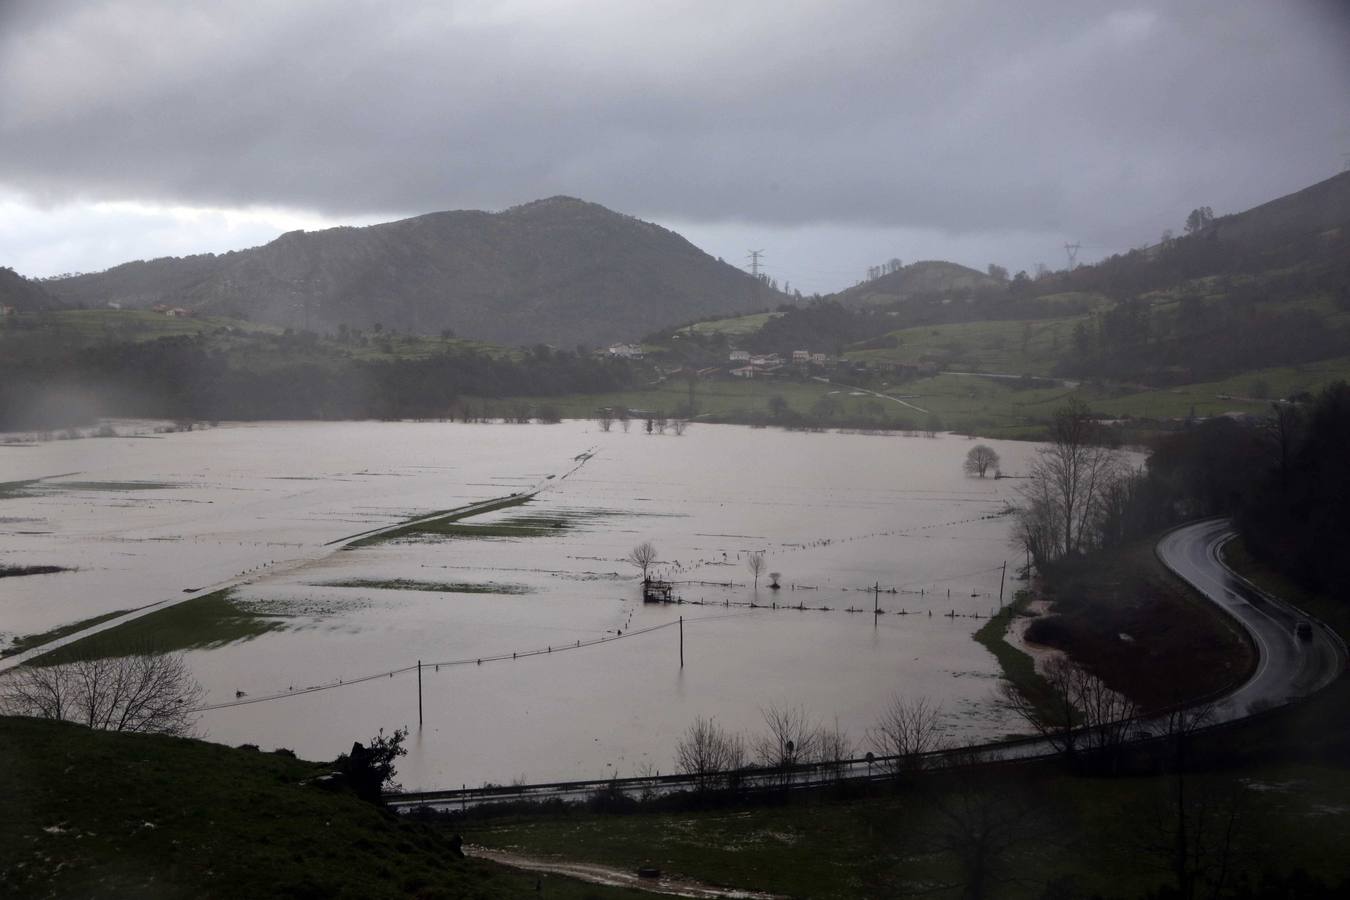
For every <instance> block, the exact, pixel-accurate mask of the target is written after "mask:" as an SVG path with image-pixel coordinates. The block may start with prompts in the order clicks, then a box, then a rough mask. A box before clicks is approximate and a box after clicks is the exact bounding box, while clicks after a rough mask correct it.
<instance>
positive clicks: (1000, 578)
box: [998, 559, 1008, 609]
mask: <svg viewBox="0 0 1350 900" xmlns="http://www.w3.org/2000/svg"><path fill="white" fill-rule="evenodd" d="M1007 577H1008V561H1007V560H1006V559H1005V560H1004V561H1003V574H1001V575H999V576H998V608H999V609H1002V608H1003V581H1004V579H1006V578H1007Z"/></svg>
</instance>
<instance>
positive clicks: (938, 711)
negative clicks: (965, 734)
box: [867, 694, 944, 775]
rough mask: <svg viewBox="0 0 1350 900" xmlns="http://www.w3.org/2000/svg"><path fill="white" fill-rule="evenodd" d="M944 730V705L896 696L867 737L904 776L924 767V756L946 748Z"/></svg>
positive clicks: (897, 772) (893, 767)
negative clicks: (943, 747) (942, 706)
mask: <svg viewBox="0 0 1350 900" xmlns="http://www.w3.org/2000/svg"><path fill="white" fill-rule="evenodd" d="M943 730H944V729H943V724H942V708H941V707H940V706H938V705H936V704H934V703H932V702H931V701H929V700H928V699H926V698H923V697H920V698H919V699H917V700H912V699H909V698H906V697H902V696H900V695H899V694H895V695H893V696H892V697H891V699H890V702H889V703H887V704H886V708H885V709H884V710H883V711H882V713H881V718H880V719H879V720H878V721H877V723H876V724H875V725H873V726H872V728H870V729H869V730H868V732H867V737H868V740H869V742H870V743H871V745H872V748H873V749H874V750H875V751H876V753H877V755H878V756H882V757H889V762H888V764H889V765H890V767H891V769H892V771H894V772H895V774H897V775H903V774H905V773H909V772H915V771H918V770H919V769H921V768H922V767H923V754H925V753H929V752H931V751H933V750H940V749H942V746H943V743H944V741H943V736H942V735H943Z"/></svg>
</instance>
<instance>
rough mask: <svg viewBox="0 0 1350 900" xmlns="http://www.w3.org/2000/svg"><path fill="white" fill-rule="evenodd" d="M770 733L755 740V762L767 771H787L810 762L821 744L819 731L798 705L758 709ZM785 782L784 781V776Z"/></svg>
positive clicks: (785, 776) (785, 777) (814, 757)
mask: <svg viewBox="0 0 1350 900" xmlns="http://www.w3.org/2000/svg"><path fill="white" fill-rule="evenodd" d="M760 714H761V715H762V716H764V724H765V725H766V726H768V729H769V733H768V734H766V735H763V736H761V737H760V738H759V739H758V740H757V741H755V746H754V754H755V761H756V762H758V763H759V764H760V765H761V766H764V767H766V768H770V769H786V768H788V767H789V766H793V765H796V764H797V763H799V762H812V761H814V760H815V759H816V757H817V752H818V749H819V745H820V729H818V728H817V727H816V726H815V725H814V724H813V723H812V722H811V720H810V718H809V717H808V716H807V715H806V710H804V709H803V708H802V707H800V706H770V707H767V708H765V709H761V710H760ZM784 780H785V781H786V780H787V775H786V773H785V775H784Z"/></svg>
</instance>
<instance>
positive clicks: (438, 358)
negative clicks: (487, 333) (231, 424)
mask: <svg viewBox="0 0 1350 900" xmlns="http://www.w3.org/2000/svg"><path fill="white" fill-rule="evenodd" d="M634 378H635V370H634V368H633V365H632V364H631V363H629V362H627V361H625V360H620V359H610V358H600V357H596V356H592V355H590V354H586V353H580V352H573V351H568V350H553V349H551V348H548V347H544V346H542V345H541V346H538V347H535V348H533V349H531V350H528V351H526V352H524V353H522V354H520V355H519V356H518V357H515V358H509V357H504V356H492V355H488V354H486V353H482V352H478V351H474V350H454V349H447V350H445V351H444V352H441V353H438V354H436V355H433V356H430V357H426V358H422V359H399V358H392V359H358V358H350V357H345V356H336V355H316V354H313V353H306V352H304V348H302V347H296V348H292V352H285V353H267V354H263V355H260V354H254V356H252V357H250V356H249V354H248V353H247V352H240V351H235V352H232V353H227V352H225V351H223V350H221V349H218V348H214V347H212V346H211V345H210V344H209V343H208V341H207V340H206V339H204V338H202V337H200V336H176V337H163V338H159V339H157V340H152V341H144V342H138V343H137V342H115V343H107V344H99V345H95V346H91V347H83V348H69V349H65V350H60V351H54V352H52V353H50V354H48V355H47V356H45V357H43V358H39V359H33V358H29V359H26V360H7V361H4V362H0V430H22V429H33V428H51V427H63V426H66V425H71V424H79V422H80V420H81V419H88V418H92V417H95V416H137V417H147V418H169V419H202V420H219V419H288V418H301V419H347V418H421V417H446V416H451V415H455V414H456V411H457V410H459V409H460V408H461V407H463V406H464V403H465V398H467V397H474V398H491V397H501V396H509V395H533V396H541V397H547V396H558V395H562V394H568V393H590V392H594V393H599V392H605V391H614V390H621V389H624V388H627V387H630V386H631V385H632V384H633V382H634ZM478 408H481V403H479V404H478V407H477V408H476V409H475V413H477V411H478Z"/></svg>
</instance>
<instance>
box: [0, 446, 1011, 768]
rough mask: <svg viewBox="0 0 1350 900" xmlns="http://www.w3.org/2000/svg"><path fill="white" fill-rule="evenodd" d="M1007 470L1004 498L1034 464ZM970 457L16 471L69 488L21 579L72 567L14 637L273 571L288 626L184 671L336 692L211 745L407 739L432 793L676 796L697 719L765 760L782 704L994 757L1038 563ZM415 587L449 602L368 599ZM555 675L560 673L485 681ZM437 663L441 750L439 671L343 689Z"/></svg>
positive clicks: (138, 454) (396, 460)
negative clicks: (995, 624) (650, 789)
mask: <svg viewBox="0 0 1350 900" xmlns="http://www.w3.org/2000/svg"><path fill="white" fill-rule="evenodd" d="M988 443H990V444H991V445H992V446H994V447H995V449H996V450H997V451H998V453H999V454H1000V456H1001V457H1002V468H1003V471H1004V472H1007V473H1009V474H1017V473H1019V472H1022V471H1025V469H1026V466H1027V461H1028V459H1029V458H1030V456H1031V455H1032V454H1033V453H1034V449H1035V448H1034V445H1030V444H1020V443H1012V442H988ZM970 446H971V444H970V442H969V441H967V440H965V439H963V438H958V437H954V436H943V437H939V438H935V439H927V438H923V437H901V436H872V435H853V434H806V433H789V432H781V431H775V430H767V429H750V428H743V427H738V426H695V427H692V428H690V430H689V431H688V432H687V433H686V434H684V435H683V436H678V437H677V436H674V435H670V434H667V435H664V436H661V435H650V436H649V435H646V434H643V433H640V431H639V429H637V428H635V429H634V430H633V431H632V432H631V433H624V432H622V431H621V430H620V429H619V428H618V427H616V428H615V429H614V430H613V431H612V432H610V433H601V432H600V431H599V430H598V429H596V428H595V427H594V426H592V425H590V424H589V423H585V422H569V423H564V424H562V425H555V426H506V425H460V424H437V423H304V424H294V423H281V424H268V425H247V426H225V427H221V428H217V429H213V430H208V431H202V432H191V433H186V434H172V435H163V436H154V437H143V438H126V439H117V440H84V441H70V442H60V443H56V444H46V445H42V446H41V447H40V448H37V447H28V448H17V447H14V448H5V449H0V454H2V455H0V462H3V465H4V467H5V469H4V470H5V472H6V476H5V478H4V479H3V480H6V481H12V480H19V479H27V478H37V477H43V476H50V475H63V476H64V477H62V478H56V479H52V480H51V481H46V482H42V483H41V484H40V485H38V486H37V487H36V488H35V489H34V490H33V491H32V492H31V493H30V495H28V496H21V497H17V498H12V499H8V500H5V501H4V503H3V506H0V514H2V515H0V519H3V521H0V530H3V532H4V533H5V535H6V539H5V549H4V550H3V551H0V563H15V564H18V563H27V564H35V563H59V564H62V565H67V566H78V567H79V571H76V572H71V573H65V574H62V575H59V576H40V577H33V578H22V579H7V582H11V583H7V584H5V585H4V596H3V598H2V599H0V604H2V605H3V606H2V609H0V612H2V614H3V620H2V621H3V624H2V625H0V630H3V631H5V632H8V633H15V634H27V633H33V632H36V631H41V630H45V629H48V628H51V627H53V626H56V625H60V624H62V623H66V622H70V621H75V620H79V619H83V618H88V617H90V616H94V615H98V614H100V613H104V612H109V611H111V610H116V609H128V608H133V607H137V606H142V605H144V604H147V603H152V602H157V601H160V600H164V599H167V598H170V597H173V596H175V595H177V594H180V593H181V592H182V591H183V590H185V589H187V588H203V587H207V586H210V585H212V584H216V583H219V582H221V581H224V580H226V579H229V578H232V577H236V576H238V575H239V574H240V573H242V572H250V570H252V572H251V576H250V577H249V579H248V581H247V584H245V585H244V586H242V587H240V588H238V589H237V591H236V594H235V599H236V602H237V603H238V604H239V606H240V607H241V608H243V609H245V610H249V611H252V612H255V613H258V614H261V615H265V616H269V617H278V618H275V619H269V621H274V622H276V623H280V624H281V625H282V626H283V627H282V628H281V629H280V630H276V631H271V632H269V633H266V634H263V635H260V636H258V637H255V638H253V639H251V640H247V641H241V642H235V643H230V644H225V645H223V646H215V647H210V648H207V649H197V650H192V651H190V652H189V653H188V659H189V662H190V664H191V666H192V668H193V670H194V672H195V673H196V675H197V677H198V678H199V679H200V680H201V681H202V683H203V684H204V685H205V686H206V688H207V691H208V702H209V703H211V704H224V703H233V702H234V701H236V700H238V699H256V698H258V697H261V696H264V695H269V694H272V693H276V692H282V693H287V692H288V691H289V690H290V689H292V688H294V689H296V690H297V691H299V690H303V689H304V688H306V687H308V686H311V685H322V684H327V683H330V682H337V681H339V680H341V681H342V682H343V684H342V686H341V687H338V688H335V689H332V690H325V691H322V692H318V693H312V694H305V695H303V696H287V697H285V698H284V699H280V700H275V701H269V702H258V703H251V704H248V705H240V706H232V707H226V708H221V709H216V710H213V711H210V712H207V713H205V714H204V715H203V717H202V720H201V729H202V731H203V732H205V734H206V736H207V737H209V738H211V739H212V740H217V741H222V742H225V743H243V742H251V743H257V744H260V745H262V746H264V747H274V746H286V747H291V748H293V749H295V750H296V751H297V752H298V753H300V755H302V756H305V757H310V758H331V757H333V756H335V755H336V754H337V753H339V752H342V751H344V750H346V749H348V748H350V746H351V743H352V741H354V740H365V739H366V738H368V737H370V736H371V735H373V734H374V733H375V732H376V731H377V730H378V729H380V728H384V729H385V730H386V731H388V730H390V729H393V728H397V727H402V726H410V727H411V735H410V738H409V746H410V754H409V756H408V757H407V758H406V759H405V760H403V761H402V762H401V764H400V772H401V776H400V780H401V781H402V782H403V784H404V786H405V787H407V788H421V787H444V786H451V785H455V786H457V785H459V784H461V783H463V784H471V785H472V784H480V783H482V782H484V781H492V782H505V781H510V780H512V779H515V778H520V777H524V778H527V779H529V780H531V781H539V780H552V779H571V778H597V777H605V776H610V775H620V776H627V775H633V774H638V773H639V772H644V771H652V770H655V771H661V772H670V771H672V770H673V755H674V745H675V742H676V741H677V740H678V737H679V735H680V733H681V732H682V731H683V730H684V728H685V727H686V726H687V725H688V724H689V722H690V721H691V720H692V719H693V718H694V717H695V716H697V715H710V716H714V717H715V718H716V719H717V721H718V722H719V723H721V724H722V725H724V726H726V727H728V728H731V729H734V730H738V731H742V732H745V733H746V734H747V735H749V734H752V733H754V732H756V731H758V730H759V729H760V728H761V719H760V712H759V710H760V709H761V708H762V707H764V706H767V705H769V704H775V703H778V704H782V703H791V704H800V705H802V706H803V707H805V708H806V709H807V710H808V712H809V713H811V714H812V715H813V716H814V717H816V718H817V719H819V720H821V721H822V722H832V721H834V720H835V719H836V718H837V719H838V721H839V724H840V725H841V726H842V727H843V728H844V729H845V730H847V731H848V732H849V733H850V735H851V736H852V737H853V738H854V740H855V741H859V742H861V741H862V740H863V738H864V735H865V731H866V728H867V727H868V726H869V725H870V724H871V723H872V721H873V720H874V719H875V717H876V714H877V710H878V709H879V708H880V706H881V705H882V704H883V703H884V702H885V700H886V698H887V697H888V696H889V695H890V694H891V693H893V692H897V691H898V692H901V693H905V694H909V695H911V696H926V697H929V698H931V699H933V700H935V701H938V702H940V703H941V704H942V705H943V707H944V710H945V711H946V713H947V715H948V718H949V720H950V726H951V737H952V738H954V739H957V740H975V739H980V738H992V737H997V736H1000V735H1002V734H1005V733H1007V732H1008V731H1010V730H1013V728H1014V725H1015V723H1013V722H1012V721H1010V720H1008V719H1006V718H1005V717H1004V716H1003V714H1002V713H1000V712H999V711H998V710H997V708H996V705H995V703H994V699H993V698H994V686H995V683H996V676H997V666H996V664H995V662H994V660H993V658H992V657H991V656H990V655H989V654H988V653H987V652H986V651H985V650H984V649H983V648H982V647H981V646H980V645H979V644H977V643H975V642H974V641H973V640H971V637H970V635H971V633H972V632H973V631H974V630H975V629H976V628H978V627H979V625H980V624H982V622H983V621H984V619H983V618H978V619H977V618H974V616H975V615H979V616H981V617H985V616H988V615H989V613H990V611H991V610H992V609H993V608H994V607H996V606H997V602H998V588H999V571H998V567H999V566H1000V565H1001V564H1002V562H1003V561H1004V560H1005V559H1009V558H1010V557H1011V555H1012V552H1013V551H1012V549H1011V547H1010V544H1009V540H1008V534H1009V525H1010V520H1009V519H1007V518H1003V517H1000V516H999V513H1000V512H1001V511H1002V510H1003V508H1004V501H1005V500H1007V499H1010V498H1011V497H1012V496H1013V491H1014V489H1015V485H1016V484H1017V482H1016V481H1014V480H999V481H994V480H992V479H984V480H981V479H974V478H968V477H966V476H965V475H963V473H962V470H961V463H962V460H963V459H964V457H965V453H966V451H967V450H968V449H969V447H970ZM592 450H593V451H594V455H593V456H592V457H591V458H589V459H587V460H585V461H584V465H582V466H581V467H580V468H579V469H576V470H575V471H574V472H572V474H570V475H569V476H567V477H565V478H564V477H560V476H562V475H563V474H564V473H566V472H568V471H569V470H572V469H574V468H575V467H576V465H577V462H578V460H577V457H579V456H581V455H582V454H584V453H586V452H588V451H592ZM65 473H74V474H65ZM550 475H553V476H555V477H553V478H549V477H548V476H550ZM540 483H542V484H543V485H545V489H544V490H543V492H542V493H541V494H540V495H539V496H538V497H537V498H536V499H534V500H532V501H531V502H530V503H528V504H526V505H524V506H521V507H515V508H509V509H504V510H500V511H497V512H494V513H489V514H485V515H482V516H477V517H474V518H472V519H468V520H465V521H464V522H463V523H462V524H463V525H465V526H478V527H482V528H483V529H484V531H483V532H481V534H482V536H475V535H474V534H473V532H472V527H469V528H466V529H463V530H462V532H463V533H462V534H457V535H454V536H448V537H442V536H436V537H434V538H433V537H429V536H418V537H414V538H410V539H400V540H396V541H391V542H388V543H383V544H377V545H373V546H365V547H361V548H358V549H352V550H343V551H337V552H334V551H333V550H332V548H330V547H325V546H324V545H325V544H326V543H327V542H330V541H334V540H337V539H339V538H342V537H345V536H347V535H351V534H355V533H358V532H362V531H366V530H368V529H371V528H377V527H382V526H385V525H389V524H394V523H396V522H398V521H401V520H403V519H405V518H407V517H410V516H413V515H417V514H419V513H427V512H431V511H436V510H443V509H450V508H454V507H458V506H462V505H464V504H466V503H470V502H474V501H477V500H485V499H489V498H493V497H502V496H506V495H508V494H511V493H514V492H517V491H522V490H526V489H528V488H530V487H532V486H534V485H536V484H540ZM62 485H67V486H68V487H65V488H63V487H62ZM502 526H505V527H502ZM643 540H650V541H652V542H653V543H655V544H656V546H657V548H658V550H659V562H658V564H657V574H658V575H660V576H662V577H667V578H670V579H671V580H673V581H675V582H676V593H677V595H679V596H682V597H683V598H684V599H685V600H686V601H689V602H687V603H685V604H683V605H664V604H643V603H642V602H641V597H640V592H639V588H638V585H637V573H636V570H635V569H634V568H633V567H632V566H630V565H628V564H626V563H625V562H624V561H623V557H624V556H625V555H626V553H627V552H628V550H629V549H630V548H631V547H632V546H633V545H634V544H636V543H638V542H640V541H643ZM757 551H765V552H766V554H767V565H766V567H765V571H766V575H765V576H761V579H760V585H759V588H758V590H755V588H754V587H753V586H752V584H751V581H752V576H751V574H750V571H749V570H748V569H747V567H746V565H745V562H744V560H745V557H746V555H747V554H749V553H751V552H757ZM1014 562H1016V561H1015V560H1014ZM1010 568H1011V566H1010ZM768 572H780V573H781V582H782V585H783V588H782V589H781V590H779V591H772V590H770V589H769V588H768V581H769V579H768V577H767V573H768ZM394 580H402V581H405V582H419V583H422V584H421V586H422V587H426V586H434V587H437V588H439V589H434V590H409V589H392V588H391V587H377V586H372V585H378V584H387V583H389V582H392V581H394ZM12 582H17V583H12ZM728 582H730V586H727V583H728ZM353 583H358V584H360V585H361V586H341V585H351V584H353ZM876 584H879V585H880V587H881V588H882V590H883V591H884V590H886V589H888V588H893V589H895V590H896V593H893V594H891V593H882V594H881V595H880V596H879V598H875V600H876V602H878V603H879V605H880V607H881V608H882V609H884V610H887V613H886V614H885V615H882V616H880V617H877V618H876V620H875V622H874V618H873V616H872V615H871V609H872V606H873V602H874V595H873V594H872V593H871V592H870V591H869V590H867V589H868V588H871V587H872V586H873V585H876ZM410 586H411V587H417V586H419V585H416V584H414V585H402V587H405V588H406V587H410ZM1014 586H1015V583H1014V582H1012V581H1011V580H1010V581H1009V586H1008V591H1009V594H1010V593H1011V590H1012V589H1013V587H1014ZM921 590H922V594H920V593H919V591H921ZM948 591H950V596H949V595H948ZM751 603H755V604H756V605H757V606H758V608H751V607H750V606H749V604H751ZM775 603H776V604H778V605H779V606H780V607H795V606H798V605H800V606H802V607H805V608H804V609H801V610H798V609H783V608H779V609H774V608H772V605H773V604H775ZM821 607H829V610H823V609H821ZM849 607H852V608H855V609H862V610H865V612H857V613H849V612H846V611H845V610H846V609H847V608H849ZM901 610H904V611H905V612H906V613H907V615H899V614H898V613H899V612H900V611H901ZM952 612H954V613H956V614H957V616H956V617H954V618H953V617H950V616H949V615H947V614H948V613H952ZM930 613H931V615H930ZM680 616H683V617H684V620H685V622H684V631H685V665H684V667H683V668H681V667H680V665H679V638H678V627H677V626H675V625H672V624H671V623H675V622H676V621H677V620H678V618H679V617H680ZM662 625H666V626H669V627H664V628H656V630H651V631H644V629H649V628H654V627H656V626H662ZM620 633H622V637H621V636H620ZM600 638H605V639H606V640H605V641H604V642H602V643H597V644H593V645H591V646H583V647H581V648H576V646H575V645H576V644H577V642H581V643H582V644H587V643H590V642H594V641H596V640H598V639H600ZM569 646H571V647H572V649H570V650H569V649H566V648H568V647H569ZM535 650H544V651H546V652H544V653H543V654H540V655H533V656H527V657H522V658H518V659H514V660H513V659H510V658H507V659H505V660H501V661H486V658H487V657H494V656H499V655H503V654H504V655H506V656H508V657H509V656H510V655H511V654H512V653H518V654H525V653H528V652H530V651H535ZM479 658H484V659H485V661H484V662H482V663H481V664H480V663H478V662H477V660H478V659H479ZM419 659H420V660H423V661H424V663H428V664H431V666H430V667H428V668H425V669H424V671H423V701H424V717H425V724H424V727H423V728H422V729H420V730H419V729H418V727H417V678H416V673H415V672H401V673H398V674H395V675H393V676H392V677H390V676H385V677H380V678H376V679H374V680H370V681H366V682H362V683H360V684H355V685H353V684H347V682H350V681H352V680H353V679H356V678H359V677H362V676H366V675H371V674H380V673H385V672H390V671H394V670H399V669H404V668H405V667H407V666H409V665H412V664H415V663H416V661H417V660H419ZM436 663H454V664H447V665H442V666H441V667H440V668H439V669H437V668H435V665H434V664H436ZM864 749H865V748H864Z"/></svg>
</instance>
